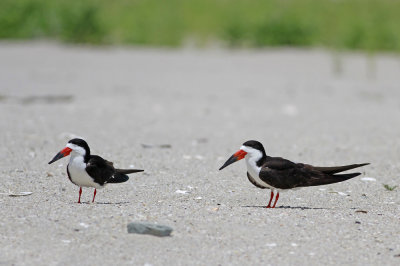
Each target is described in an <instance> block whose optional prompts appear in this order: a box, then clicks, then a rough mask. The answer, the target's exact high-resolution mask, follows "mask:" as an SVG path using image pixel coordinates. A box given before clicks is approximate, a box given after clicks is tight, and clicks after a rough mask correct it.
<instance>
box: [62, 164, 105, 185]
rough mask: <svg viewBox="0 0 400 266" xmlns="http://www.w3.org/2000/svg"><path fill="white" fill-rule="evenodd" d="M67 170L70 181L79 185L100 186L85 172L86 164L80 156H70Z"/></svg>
mask: <svg viewBox="0 0 400 266" xmlns="http://www.w3.org/2000/svg"><path fill="white" fill-rule="evenodd" d="M67 167H68V172H69V176H70V178H71V181H72V183H74V184H75V185H77V186H80V187H94V188H96V189H99V188H102V186H100V185H99V184H97V183H96V182H94V180H93V178H92V177H91V176H90V175H88V173H87V172H86V170H85V168H86V164H85V163H84V162H83V159H81V158H71V161H70V162H69V164H68V166H67Z"/></svg>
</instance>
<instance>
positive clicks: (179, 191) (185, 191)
mask: <svg viewBox="0 0 400 266" xmlns="http://www.w3.org/2000/svg"><path fill="white" fill-rule="evenodd" d="M175 193H178V194H189V193H190V192H189V191H187V190H180V189H178V190H177V191H175Z"/></svg>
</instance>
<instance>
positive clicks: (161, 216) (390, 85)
mask: <svg viewBox="0 0 400 266" xmlns="http://www.w3.org/2000/svg"><path fill="white" fill-rule="evenodd" d="M399 84H400V60H399V57H396V56H393V55H377V56H374V57H366V56H364V55H362V54H340V55H338V54H334V53H331V52H327V51H320V50H291V49H277V50H263V51H225V50H206V51H198V50H190V49H188V50H185V49H183V50H155V49H143V48H136V49H125V48H85V47H68V46H61V45H58V44H48V43H25V44H18V43H17V44H16V43H4V42H3V43H0V129H1V134H0V137H1V146H0V170H1V173H0V180H1V183H0V192H3V193H5V192H8V190H11V191H13V192H22V191H31V192H33V194H32V195H29V196H25V197H9V196H8V195H0V203H1V211H0V215H1V219H0V222H1V224H0V247H1V249H0V265H14V264H15V265H95V264H98V265H111V264H113V263H115V264H118V265H128V264H133V265H187V264H194V265H219V264H221V265H230V264H233V265H243V264H248V265H256V264H258V265H268V264H271V265H277V264H280V265H288V264H292V265H295V264H303V265H306V264H307V265H310V264H314V265H317V264H319V265H321V264H328V265H333V264H354V265H365V264H367V265H378V264H381V265H382V264H386V265H399V264H400V255H399V254H400V207H399V206H400V188H397V189H395V190H394V191H388V190H386V189H385V188H384V187H383V185H382V184H389V185H399V183H400V182H399V176H400V173H399V171H400V162H399V158H400V123H399V122H400V90H399V86H400V85H399ZM73 136H83V137H85V138H86V140H87V141H88V143H89V145H90V146H91V149H92V152H93V153H94V154H99V155H101V156H103V157H104V158H106V159H109V160H112V161H114V162H115V164H116V165H117V166H119V167H130V166H134V167H137V168H143V169H145V170H146V172H145V173H139V174H135V175H131V179H130V180H129V181H128V182H127V183H124V184H113V185H109V186H107V187H106V188H105V189H103V190H100V191H98V193H97V199H96V201H97V202H96V203H95V204H89V203H88V202H89V201H90V200H91V198H92V195H93V189H91V188H90V189H89V188H86V189H84V190H83V194H82V199H83V201H84V204H80V205H79V204H76V201H77V199H78V187H76V186H75V185H73V184H72V183H70V181H69V180H68V178H67V176H66V170H65V167H66V164H67V162H68V159H65V158H64V159H62V160H60V161H57V162H56V163H54V164H52V165H48V164H47V162H48V161H49V160H50V159H51V158H52V157H53V156H54V155H55V154H56V153H57V152H58V151H59V150H61V149H62V148H63V147H64V145H65V143H66V142H67V141H68V140H69V139H70V138H72V137H73ZM248 139H257V140H259V141H261V142H263V143H264V145H265V147H266V150H267V153H268V154H270V155H272V156H282V157H286V158H289V159H291V160H294V161H300V162H306V163H312V164H316V165H335V164H348V163H363V162H371V163H372V165H370V166H368V167H363V168H361V169H360V171H361V172H362V173H363V174H362V175H361V176H359V177H356V178H354V179H352V180H350V181H347V182H344V183H340V184H334V185H328V186H323V187H314V188H303V189H300V190H296V191H288V192H285V193H281V198H280V200H279V202H278V206H280V207H281V208H276V209H265V208H262V206H265V205H266V203H267V200H268V198H269V191H267V190H260V189H258V188H256V187H254V186H253V185H252V184H250V183H249V182H248V180H247V177H246V170H245V163H244V162H238V163H236V164H233V165H231V166H229V167H228V168H226V169H224V170H223V171H221V172H219V171H218V168H219V167H220V166H221V165H222V164H223V163H224V161H225V160H226V159H227V158H228V157H229V156H230V155H231V154H232V153H233V152H235V151H237V149H238V148H239V147H240V145H241V144H242V143H243V142H244V141H246V140H248ZM141 144H152V145H160V144H170V145H171V146H172V148H159V147H153V148H144V147H142V145H141ZM363 177H372V178H375V179H376V181H363V180H362V178H363ZM177 190H181V191H187V193H186V194H182V193H176V191H177ZM360 210H362V211H366V212H367V213H365V212H359V211H360ZM132 221H148V222H155V223H159V224H165V225H168V226H171V227H173V228H174V231H173V233H172V236H171V237H166V238H159V237H154V236H148V235H135V234H128V233H127V227H126V226H127V224H128V223H129V222H132Z"/></svg>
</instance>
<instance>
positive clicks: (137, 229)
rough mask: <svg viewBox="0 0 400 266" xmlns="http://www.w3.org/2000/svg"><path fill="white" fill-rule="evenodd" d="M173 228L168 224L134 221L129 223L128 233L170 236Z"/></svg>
mask: <svg viewBox="0 0 400 266" xmlns="http://www.w3.org/2000/svg"><path fill="white" fill-rule="evenodd" d="M172 230H173V229H172V228H171V227H169V226H166V225H159V224H152V223H146V222H133V223H129V224H128V233H130V234H142V235H153V236H169V235H171V232H172Z"/></svg>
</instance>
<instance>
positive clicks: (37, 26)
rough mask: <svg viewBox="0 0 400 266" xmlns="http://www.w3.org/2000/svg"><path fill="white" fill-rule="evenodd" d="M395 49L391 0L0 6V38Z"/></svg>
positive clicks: (396, 22) (57, 0) (29, 1)
mask: <svg viewBox="0 0 400 266" xmlns="http://www.w3.org/2000/svg"><path fill="white" fill-rule="evenodd" d="M43 38H44V39H57V40H61V41H65V42H70V43H89V44H107V45H109V44H117V45H121V44H122V45H125V44H134V45H150V46H168V47H177V46H182V45H187V44H191V45H193V44H194V45H197V46H207V45H210V44H215V43H217V44H221V45H223V46H229V47H266V46H303V47H304V46H317V47H329V48H338V49H357V50H365V51H396V52H398V51H400V1H397V0H304V1H295V0H168V1H167V0H165V1H162V0H130V1H129V0H97V1H95V0H81V1H73V0H0V39H23V40H26V39H43Z"/></svg>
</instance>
